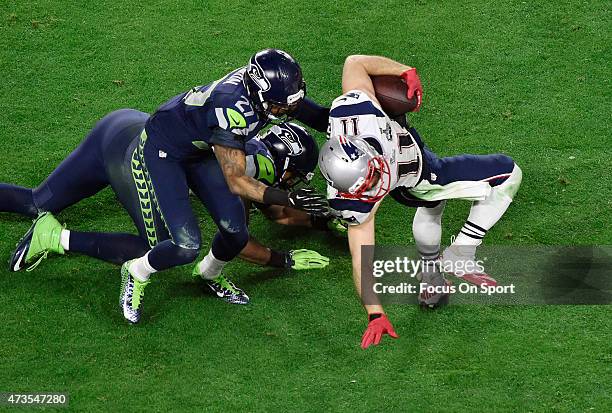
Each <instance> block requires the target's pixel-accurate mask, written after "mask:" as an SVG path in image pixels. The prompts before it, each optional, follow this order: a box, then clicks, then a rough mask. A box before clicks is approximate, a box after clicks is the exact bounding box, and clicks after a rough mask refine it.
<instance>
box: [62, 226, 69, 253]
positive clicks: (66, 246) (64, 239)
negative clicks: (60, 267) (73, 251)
mask: <svg viewBox="0 0 612 413" xmlns="http://www.w3.org/2000/svg"><path fill="white" fill-rule="evenodd" d="M60 244H61V246H62V248H63V249H64V251H70V231H68V230H67V229H63V230H62V232H61V233H60Z"/></svg>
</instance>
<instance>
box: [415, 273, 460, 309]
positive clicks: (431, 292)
mask: <svg viewBox="0 0 612 413" xmlns="http://www.w3.org/2000/svg"><path fill="white" fill-rule="evenodd" d="M417 278H418V279H419V280H421V283H420V285H419V296H418V301H419V305H420V306H421V308H425V309H435V308H438V307H442V306H445V305H448V302H449V299H450V290H451V287H450V286H451V285H452V284H451V282H450V281H448V280H447V279H446V278H444V275H443V274H442V273H441V272H438V271H428V272H421V273H419V274H418V275H417Z"/></svg>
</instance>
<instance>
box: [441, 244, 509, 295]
mask: <svg viewBox="0 0 612 413" xmlns="http://www.w3.org/2000/svg"><path fill="white" fill-rule="evenodd" d="M472 251H473V248H471V247H465V248H462V246H457V245H455V246H450V247H448V248H447V249H445V250H444V252H443V253H442V256H441V261H442V266H443V269H444V272H446V273H447V274H450V275H454V276H455V277H457V278H460V279H462V280H464V281H466V282H468V283H470V284H474V285H478V286H481V285H488V286H496V285H497V280H495V278H493V277H491V276H490V275H488V274H486V273H485V272H483V271H480V269H483V270H484V268H483V267H482V265H480V264H478V261H476V260H475V257H474V254H473V252H472Z"/></svg>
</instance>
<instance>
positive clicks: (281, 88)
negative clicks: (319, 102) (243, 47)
mask: <svg viewBox="0 0 612 413" xmlns="http://www.w3.org/2000/svg"><path fill="white" fill-rule="evenodd" d="M244 78H245V84H246V88H247V92H248V94H249V99H250V100H251V103H252V104H253V106H254V108H255V110H256V111H257V112H258V113H259V114H260V115H261V116H262V117H263V118H264V119H266V120H268V119H272V120H275V119H280V120H286V119H289V118H290V117H291V115H292V113H293V112H294V111H295V109H296V108H297V106H298V104H299V103H300V102H301V101H302V99H304V96H306V83H305V82H304V79H303V78H302V69H301V68H300V65H299V64H298V63H297V62H296V61H295V59H294V58H293V57H291V56H290V55H289V54H288V53H286V52H283V51H282V50H278V49H265V50H262V51H260V52H257V53H255V54H254V55H253V56H252V57H251V59H250V60H249V64H248V66H247V68H246V74H245V77H244Z"/></svg>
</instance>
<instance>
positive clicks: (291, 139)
mask: <svg viewBox="0 0 612 413" xmlns="http://www.w3.org/2000/svg"><path fill="white" fill-rule="evenodd" d="M275 132H276V136H278V138H279V139H280V140H281V141H282V142H283V143H284V144H285V146H287V148H288V149H289V155H290V156H298V155H300V154H301V153H302V152H304V146H302V142H300V139H299V138H298V136H297V135H296V134H295V132H293V131H292V130H291V129H289V128H278V130H276V131H275Z"/></svg>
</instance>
